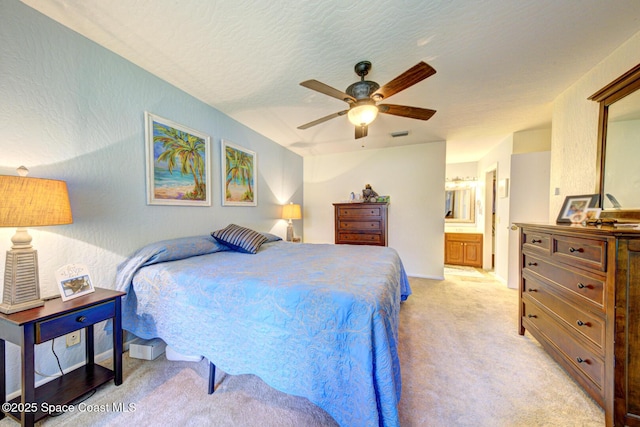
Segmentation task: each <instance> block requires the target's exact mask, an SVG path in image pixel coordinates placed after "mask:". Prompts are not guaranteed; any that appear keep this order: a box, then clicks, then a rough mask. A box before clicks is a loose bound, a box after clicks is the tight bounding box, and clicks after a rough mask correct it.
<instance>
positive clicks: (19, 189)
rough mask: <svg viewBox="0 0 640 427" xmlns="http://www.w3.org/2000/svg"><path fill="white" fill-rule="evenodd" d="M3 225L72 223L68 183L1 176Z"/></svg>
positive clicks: (0, 212) (0, 196)
mask: <svg viewBox="0 0 640 427" xmlns="http://www.w3.org/2000/svg"><path fill="white" fill-rule="evenodd" d="M0 198H2V202H1V203H0V227H38V226H42V225H62V224H71V223H72V222H73V217H72V215H71V205H70V203H69V193H68V192H67V183H66V182H64V181H58V180H54V179H41V178H28V177H21V176H8V175H0Z"/></svg>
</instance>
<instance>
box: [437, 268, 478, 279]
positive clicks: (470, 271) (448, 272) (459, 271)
mask: <svg viewBox="0 0 640 427" xmlns="http://www.w3.org/2000/svg"><path fill="white" fill-rule="evenodd" d="M485 274H487V273H482V272H481V271H479V269H477V268H474V267H465V266H459V265H445V266H444V277H447V276H463V277H477V278H482V277H484V276H485Z"/></svg>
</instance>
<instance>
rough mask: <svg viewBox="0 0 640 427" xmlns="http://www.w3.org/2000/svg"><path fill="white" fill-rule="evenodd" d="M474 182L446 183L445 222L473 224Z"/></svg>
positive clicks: (474, 219) (474, 218)
mask: <svg viewBox="0 0 640 427" xmlns="http://www.w3.org/2000/svg"><path fill="white" fill-rule="evenodd" d="M475 201H476V187H475V182H474V183H469V182H466V183H465V182H463V183H451V184H449V183H447V185H446V186H445V207H444V212H445V216H444V220H445V222H475V221H476V216H475Z"/></svg>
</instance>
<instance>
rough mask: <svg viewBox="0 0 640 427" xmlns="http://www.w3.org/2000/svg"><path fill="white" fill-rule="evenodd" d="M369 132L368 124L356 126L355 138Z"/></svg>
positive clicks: (362, 136)
mask: <svg viewBox="0 0 640 427" xmlns="http://www.w3.org/2000/svg"><path fill="white" fill-rule="evenodd" d="M368 132H369V127H368V126H356V139H358V138H364V137H365V136H367V133H368Z"/></svg>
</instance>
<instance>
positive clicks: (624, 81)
mask: <svg viewBox="0 0 640 427" xmlns="http://www.w3.org/2000/svg"><path fill="white" fill-rule="evenodd" d="M638 89H640V64H638V65H636V66H635V67H633V68H632V69H631V70H629V71H627V72H626V73H624V74H623V75H621V76H620V77H618V78H617V79H615V80H614V81H612V82H611V83H609V84H608V85H606V86H605V87H603V88H602V89H600V90H599V91H597V92H596V93H594V94H593V95H591V96H590V97H589V98H588V99H589V100H591V101H596V102H598V103H600V113H599V117H598V150H597V160H596V161H597V163H596V191H595V192H596V193H597V194H599V195H600V203H599V207H602V206H603V200H604V199H603V197H604V167H605V156H606V148H607V123H608V120H609V106H610V105H611V104H613V103H615V102H616V101H619V100H620V99H622V98H624V97H625V96H627V95H629V94H631V93H633V92H635V91H636V90H638ZM600 217H601V218H629V219H631V218H633V219H635V218H640V209H615V210H614V209H610V210H602V213H601V214H600Z"/></svg>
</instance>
